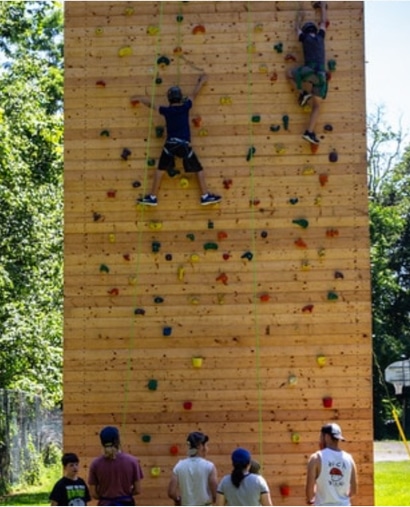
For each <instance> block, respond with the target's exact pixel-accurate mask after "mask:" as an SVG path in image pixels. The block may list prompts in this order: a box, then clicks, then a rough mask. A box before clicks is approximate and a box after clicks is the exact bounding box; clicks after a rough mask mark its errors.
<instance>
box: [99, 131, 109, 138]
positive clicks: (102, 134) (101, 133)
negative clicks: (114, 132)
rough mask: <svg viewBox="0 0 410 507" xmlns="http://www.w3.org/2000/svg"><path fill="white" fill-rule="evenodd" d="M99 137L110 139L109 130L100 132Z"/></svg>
mask: <svg viewBox="0 0 410 507" xmlns="http://www.w3.org/2000/svg"><path fill="white" fill-rule="evenodd" d="M100 136H101V137H110V131H109V130H101V132H100Z"/></svg>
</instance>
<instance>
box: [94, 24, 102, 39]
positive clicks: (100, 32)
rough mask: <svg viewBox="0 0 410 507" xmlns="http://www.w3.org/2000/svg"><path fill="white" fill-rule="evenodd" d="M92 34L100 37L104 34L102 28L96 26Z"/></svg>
mask: <svg viewBox="0 0 410 507" xmlns="http://www.w3.org/2000/svg"><path fill="white" fill-rule="evenodd" d="M94 33H95V35H98V36H99V37H100V36H101V35H102V34H103V33H104V28H102V27H101V26H97V28H96V29H95V32H94Z"/></svg>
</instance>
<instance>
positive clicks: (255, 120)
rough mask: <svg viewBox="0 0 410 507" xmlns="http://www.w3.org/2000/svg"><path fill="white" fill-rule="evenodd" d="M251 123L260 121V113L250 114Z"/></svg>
mask: <svg viewBox="0 0 410 507" xmlns="http://www.w3.org/2000/svg"><path fill="white" fill-rule="evenodd" d="M251 120H252V123H260V121H261V115H260V114H254V115H252V118H251Z"/></svg>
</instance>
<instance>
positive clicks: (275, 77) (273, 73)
mask: <svg viewBox="0 0 410 507" xmlns="http://www.w3.org/2000/svg"><path fill="white" fill-rule="evenodd" d="M278 77H279V76H278V73H277V72H272V74H271V75H270V76H269V79H270V81H271V82H272V83H274V82H275V81H277V80H278Z"/></svg>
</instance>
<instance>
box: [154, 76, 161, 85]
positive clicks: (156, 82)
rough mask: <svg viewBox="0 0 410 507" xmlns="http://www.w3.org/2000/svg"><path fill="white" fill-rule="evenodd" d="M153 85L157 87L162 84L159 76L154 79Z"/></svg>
mask: <svg viewBox="0 0 410 507" xmlns="http://www.w3.org/2000/svg"><path fill="white" fill-rule="evenodd" d="M155 84H157V85H160V84H162V77H159V76H158V77H156V78H155Z"/></svg>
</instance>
